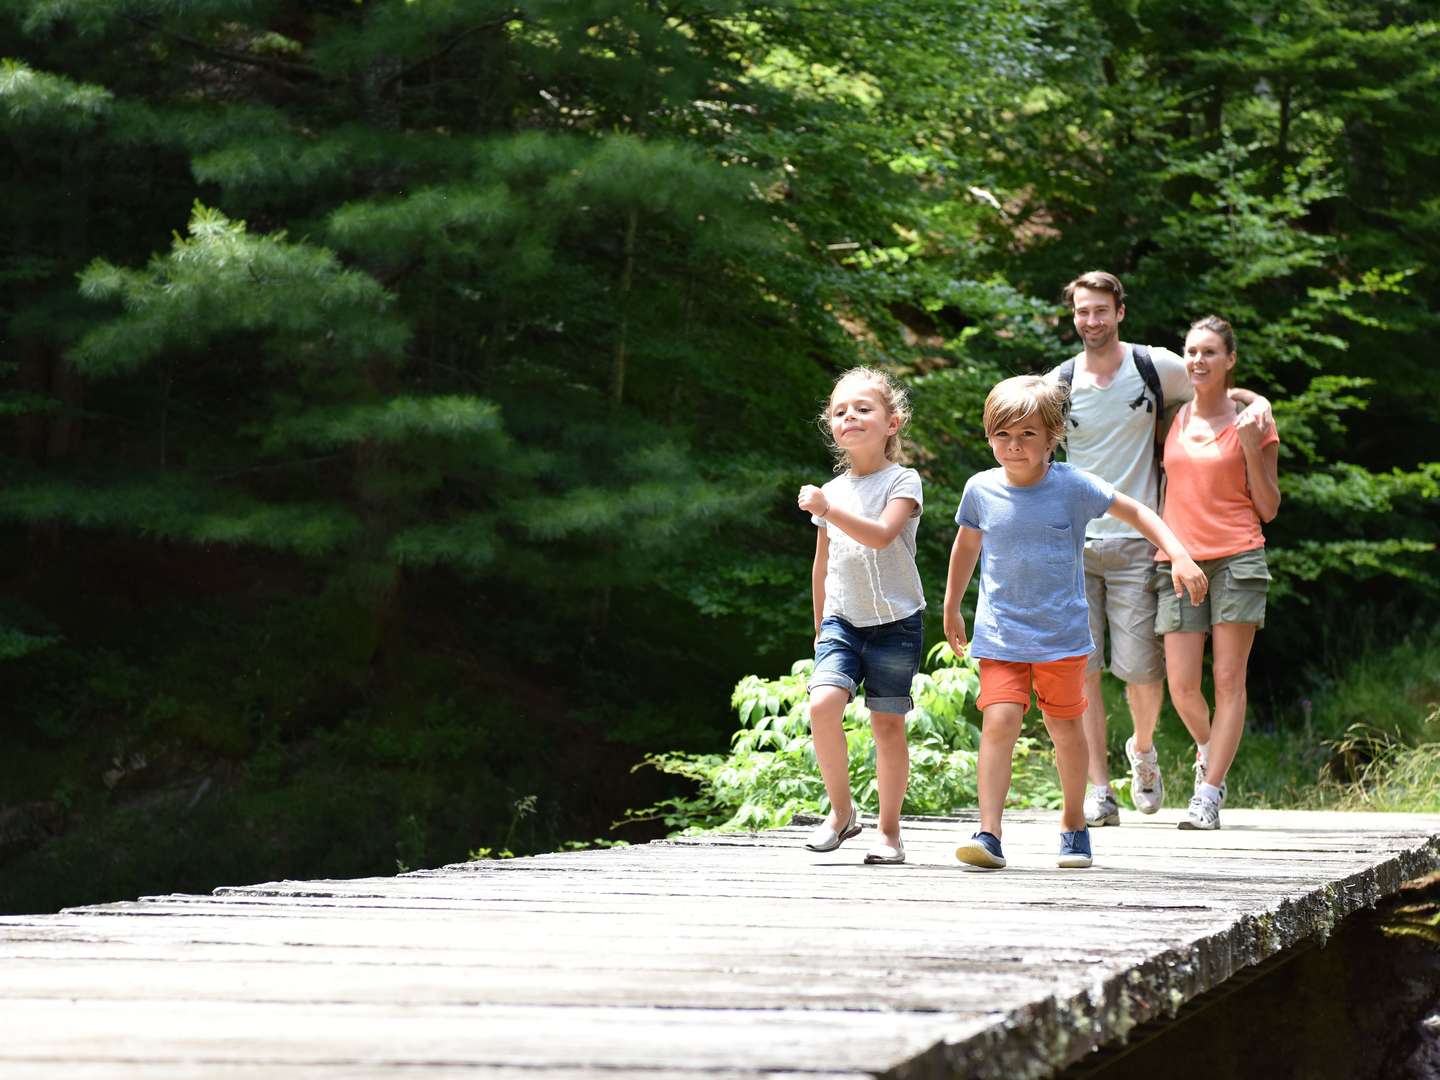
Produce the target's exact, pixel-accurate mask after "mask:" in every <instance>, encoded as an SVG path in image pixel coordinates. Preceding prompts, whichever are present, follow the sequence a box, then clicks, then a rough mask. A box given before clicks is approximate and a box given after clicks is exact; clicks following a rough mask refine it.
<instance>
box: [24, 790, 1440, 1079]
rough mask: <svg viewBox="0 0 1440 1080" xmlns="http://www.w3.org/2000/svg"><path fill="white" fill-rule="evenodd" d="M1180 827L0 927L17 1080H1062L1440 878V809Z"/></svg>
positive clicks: (194, 901) (1274, 815)
mask: <svg viewBox="0 0 1440 1080" xmlns="http://www.w3.org/2000/svg"><path fill="white" fill-rule="evenodd" d="M1177 820H1178V811H1174V810H1171V811H1162V813H1161V814H1159V815H1157V817H1155V818H1150V819H1142V818H1140V817H1139V815H1136V814H1127V815H1126V819H1125V824H1124V825H1123V826H1122V827H1121V828H1118V829H1101V830H1095V832H1094V837H1095V848H1096V860H1097V862H1096V866H1095V867H1093V868H1092V869H1090V870H1060V869H1058V868H1056V866H1055V865H1054V862H1055V860H1054V852H1055V847H1056V843H1057V834H1056V825H1055V818H1054V815H1053V814H1039V815H1037V814H1013V815H1010V816H1009V817H1008V818H1007V831H1006V835H1005V849H1006V854H1007V856H1008V857H1009V859H1010V867H1009V868H1008V869H1006V870H1003V871H999V872H984V871H974V870H970V869H967V868H963V867H961V866H959V865H958V864H957V863H956V862H955V860H954V858H953V849H954V846H955V843H956V842H957V841H958V840H959V839H961V838H962V837H964V836H968V835H969V833H970V832H971V831H973V829H974V827H975V826H974V823H973V819H972V820H945V819H936V818H926V819H914V820H910V821H907V823H906V834H905V835H906V846H907V848H908V851H909V855H910V862H909V863H908V864H907V865H905V866H901V867H869V866H864V865H862V864H861V862H860V859H861V856H862V855H863V853H864V851H865V848H866V846H867V842H868V840H869V839H870V838H871V837H872V836H873V833H870V832H869V831H868V830H867V832H866V833H864V834H862V835H861V836H860V837H858V838H857V839H855V840H852V841H850V842H849V843H848V844H847V845H846V846H845V847H843V848H842V849H841V850H840V851H838V852H834V853H832V854H828V855H814V854H812V853H810V852H807V851H805V850H804V849H803V848H802V847H801V846H800V841H801V837H802V836H803V835H804V833H805V831H806V830H804V829H802V828H798V827H797V828H790V829H782V830H777V831H775V832H771V833H764V834H761V835H758V836H728V837H716V838H705V839H697V840H689V841H682V842H677V843H657V844H649V845H645V846H639V847H632V848H623V849H615V850H609V851H589V852H576V853H571V854H561V855H548V856H541V857H537V858H530V859H517V860H514V861H508V862H485V863H470V864H465V865H460V866H451V867H446V868H444V869H441V870H435V871H426V872H420V873H415V874H407V875H404V876H401V877H395V878H367V879H361V880H356V881H287V882H279V883H272V884H267V885H254V886H249V887H243V888H226V889H219V890H216V894H215V895H214V896H178V895H177V896H159V897H148V898H145V899H143V900H140V901H137V902H133V903H116V904H106V905H99V906H94V907H86V908H77V909H73V910H69V911H65V912H62V913H60V914H58V915H46V916H15V917H9V918H4V919H0V972H3V978H0V996H3V1000H0V1076H3V1077H4V1078H5V1080H29V1078H32V1077H33V1078H40V1080H90V1078H95V1077H107V1078H108V1077H116V1076H134V1077H147V1078H158V1080H171V1078H176V1080H178V1078H180V1077H186V1078H189V1077H207V1078H208V1077H214V1078H231V1077H234V1078H245V1080H249V1078H260V1077H266V1078H269V1077H276V1076H301V1075H303V1076H305V1077H307V1078H320V1080H328V1078H338V1077H346V1078H368V1077H380V1076H385V1077H397V1076H408V1075H417V1076H418V1075H426V1076H437V1075H442V1074H443V1075H464V1074H476V1073H481V1072H483V1073H484V1074H485V1075H488V1076H497V1077H502V1078H510V1077H514V1078H516V1080H519V1078H521V1077H524V1078H526V1080H559V1078H570V1077H579V1076H582V1075H583V1076H587V1077H595V1076H605V1075H610V1076H613V1075H632V1074H633V1075H643V1076H645V1077H647V1078H649V1080H672V1078H677V1080H678V1078H696V1077H699V1076H700V1075H701V1074H703V1075H704V1076H705V1078H706V1080H714V1078H728V1077H735V1078H740V1077H747V1078H753V1077H762V1076H763V1077H768V1078H780V1077H786V1076H792V1075H793V1076H799V1075H802V1074H803V1075H804V1076H805V1077H807V1078H809V1080H816V1078H820V1080H825V1078H830V1080H839V1078H851V1080H853V1078H857V1077H860V1076H866V1075H876V1074H889V1075H892V1076H896V1077H930V1076H936V1077H938V1076H975V1077H992V1076H993V1077H1007V1078H1012V1077H1038V1076H1045V1075H1048V1074H1049V1073H1051V1072H1053V1071H1055V1070H1056V1069H1057V1068H1060V1067H1063V1066H1064V1065H1066V1064H1069V1063H1071V1062H1073V1061H1075V1060H1078V1059H1079V1058H1080V1057H1082V1056H1083V1055H1084V1054H1085V1053H1087V1052H1088V1051H1089V1050H1090V1049H1092V1048H1093V1047H1095V1046H1098V1045H1104V1044H1108V1043H1111V1042H1114V1041H1116V1040H1121V1039H1123V1038H1124V1037H1125V1036H1126V1034H1127V1033H1128V1032H1129V1030H1130V1029H1131V1028H1133V1027H1134V1026H1135V1025H1136V1024H1138V1023H1141V1022H1144V1021H1147V1020H1150V1019H1154V1018H1156V1017H1159V1016H1165V1015H1168V1014H1170V1013H1173V1011H1174V1010H1175V1009H1176V1008H1178V1007H1179V1006H1180V1005H1181V1004H1182V1003H1184V1002H1185V1001H1187V1000H1189V999H1190V998H1192V997H1194V996H1195V995H1197V994H1199V993H1202V992H1204V991H1206V990H1209V989H1211V988H1213V987H1215V986H1217V985H1219V984H1220V983H1222V982H1223V981H1224V980H1225V979H1226V978H1227V977H1229V976H1230V975H1231V974H1232V973H1233V972H1234V971H1237V970H1239V969H1241V968H1243V967H1246V966H1248V965H1251V964H1254V963H1257V962H1259V961H1260V960H1263V959H1265V958H1267V957H1269V956H1271V955H1274V954H1275V953H1276V952H1278V951H1280V950H1282V949H1285V948H1287V947H1289V946H1290V945H1293V944H1295V943H1297V942H1300V941H1303V940H1306V939H1309V938H1313V937H1315V936H1317V935H1319V936H1321V937H1322V938H1323V937H1324V936H1325V935H1327V934H1328V933H1329V931H1330V930H1331V928H1333V926H1334V925H1335V924H1336V923H1337V922H1338V921H1339V920H1341V919H1343V918H1344V917H1345V916H1346V915H1348V914H1350V913H1351V912H1354V911H1356V910H1357V909H1359V908H1362V907H1366V906H1368V905H1371V904H1374V903H1375V902H1376V901H1377V900H1379V899H1381V898H1382V897H1384V896H1386V895H1388V894H1390V893H1391V892H1393V891H1394V890H1395V889H1396V888H1397V887H1398V886H1399V885H1400V884H1401V883H1402V882H1403V881H1405V880H1408V879H1410V878H1413V877H1416V876H1418V875H1420V874H1422V873H1425V872H1427V871H1429V870H1431V869H1434V868H1435V867H1436V866H1437V865H1440V835H1437V834H1440V816H1419V815H1378V814H1375V815H1365V814H1318V813H1316V814H1310V813H1280V812H1267V811H1245V810H1226V811H1225V817H1224V824H1225V828H1224V829H1223V830H1222V831H1220V832H1218V833H1183V832H1179V831H1178V830H1176V828H1175V823H1176V821H1177Z"/></svg>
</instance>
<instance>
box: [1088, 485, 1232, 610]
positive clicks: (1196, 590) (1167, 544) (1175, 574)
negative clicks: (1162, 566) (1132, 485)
mask: <svg viewBox="0 0 1440 1080" xmlns="http://www.w3.org/2000/svg"><path fill="white" fill-rule="evenodd" d="M1106 513H1107V514H1109V515H1110V516H1111V517H1114V518H1119V519H1120V520H1121V521H1123V522H1125V523H1126V524H1127V525H1129V526H1131V527H1132V528H1135V529H1138V530H1140V535H1141V536H1143V537H1145V539H1146V540H1149V541H1150V542H1151V543H1152V544H1154V545H1155V546H1156V547H1157V548H1159V549H1160V550H1161V551H1163V552H1165V554H1167V555H1169V556H1170V581H1171V583H1172V584H1173V585H1174V586H1175V595H1176V596H1179V595H1180V594H1181V593H1182V592H1186V591H1188V592H1189V593H1190V603H1191V604H1192V605H1195V606H1198V605H1199V603H1200V601H1201V600H1203V599H1205V590H1206V589H1207V588H1208V586H1209V581H1207V580H1206V578H1205V573H1204V571H1203V570H1201V569H1200V567H1198V566H1196V565H1195V560H1194V559H1192V558H1190V553H1189V552H1188V551H1186V550H1185V545H1184V544H1182V543H1181V542H1180V538H1179V537H1178V536H1176V535H1175V533H1174V532H1172V531H1171V529H1170V526H1169V525H1166V524H1165V522H1163V521H1161V520H1160V515H1159V514H1157V513H1155V511H1154V510H1151V509H1150V508H1149V507H1148V506H1146V505H1144V504H1143V503H1138V502H1136V501H1135V500H1134V499H1132V498H1130V496H1129V495H1122V494H1120V492H1118V491H1117V492H1116V493H1115V501H1114V502H1112V503H1111V504H1110V509H1109V510H1107V511H1106Z"/></svg>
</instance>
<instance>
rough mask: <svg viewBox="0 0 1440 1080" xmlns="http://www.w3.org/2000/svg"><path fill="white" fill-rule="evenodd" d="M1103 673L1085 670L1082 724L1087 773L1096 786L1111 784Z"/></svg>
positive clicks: (1152, 728) (1151, 727)
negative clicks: (1106, 743) (1101, 687)
mask: <svg viewBox="0 0 1440 1080" xmlns="http://www.w3.org/2000/svg"><path fill="white" fill-rule="evenodd" d="M1102 675H1103V672H1101V671H1099V670H1096V671H1090V670H1088V669H1087V670H1086V672H1085V716H1084V718H1083V720H1082V724H1083V726H1084V728H1085V744H1086V748H1087V751H1088V755H1087V758H1086V766H1087V767H1086V773H1087V775H1088V776H1089V777H1090V783H1091V784H1093V785H1094V786H1095V787H1109V786H1110V763H1109V762H1108V761H1107V760H1106V758H1105V735H1106V727H1107V723H1106V717H1105V699H1104V698H1103V697H1102V696H1101V694H1100V683H1101V676H1102ZM1150 730H1151V731H1152V732H1153V731H1154V730H1155V725H1154V721H1151V725H1150Z"/></svg>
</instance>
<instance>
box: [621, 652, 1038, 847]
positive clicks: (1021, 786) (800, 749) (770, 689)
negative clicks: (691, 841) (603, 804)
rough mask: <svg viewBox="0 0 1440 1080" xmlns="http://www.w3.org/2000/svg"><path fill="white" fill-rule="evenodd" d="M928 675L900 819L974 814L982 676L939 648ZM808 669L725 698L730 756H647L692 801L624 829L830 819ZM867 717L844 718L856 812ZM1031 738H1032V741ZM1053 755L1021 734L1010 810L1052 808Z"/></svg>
mask: <svg viewBox="0 0 1440 1080" xmlns="http://www.w3.org/2000/svg"><path fill="white" fill-rule="evenodd" d="M927 662H928V665H929V667H930V670H929V671H928V672H921V673H920V674H918V675H916V676H915V681H914V682H913V683H912V684H911V696H912V697H914V699H915V708H914V709H913V710H912V711H911V712H910V714H909V715H908V716H907V717H906V721H905V730H906V736H907V739H908V742H909V744H910V785H909V789H908V790H907V792H906V795H905V803H904V806H903V810H904V812H905V813H907V814H948V813H954V812H956V810H958V809H959V808H960V807H967V806H974V805H975V801H976V799H975V762H976V757H977V756H978V754H979V750H980V728H979V725H978V720H979V715H978V713H976V712H975V711H974V709H973V703H974V700H975V697H976V695H977V694H978V692H979V689H980V674H979V669H978V668H977V666H976V664H975V662H974V661H973V660H971V659H970V658H969V657H957V656H956V655H955V654H954V653H953V652H952V651H951V650H950V647H949V646H948V645H946V644H944V643H943V642H942V643H941V644H939V645H937V646H935V647H934V648H933V649H931V650H930V653H929V656H928V658H927ZM811 667H812V662H811V661H810V660H808V659H807V660H800V661H797V662H796V663H795V664H794V665H792V666H791V668H790V673H789V674H788V675H782V676H780V677H779V678H777V679H764V678H761V677H760V676H758V675H747V676H746V677H745V678H743V679H741V680H740V682H739V683H738V684H737V685H736V687H735V692H734V694H732V695H731V705H732V707H733V708H734V709H735V711H736V715H737V717H738V719H739V721H740V727H739V729H738V730H737V731H736V732H735V734H734V735H733V736H732V737H731V740H730V741H731V750H730V753H729V754H686V753H664V754H651V755H649V756H648V757H646V758H645V760H644V761H643V762H642V763H641V765H640V766H637V768H640V767H644V766H649V767H651V768H655V769H658V770H660V771H661V772H663V773H668V774H670V775H672V776H683V777H685V778H687V779H690V780H693V781H695V783H696V785H697V788H698V790H697V791H696V792H695V794H693V795H682V796H675V797H672V798H668V799H663V800H661V801H660V802H657V803H655V804H654V805H653V806H650V807H647V808H645V809H643V810H633V811H631V812H630V814H629V816H628V818H627V820H628V821H653V820H661V821H663V822H664V823H665V824H666V825H667V826H668V827H670V828H671V829H675V830H680V831H687V832H694V831H697V830H701V829H715V828H718V829H768V828H775V827H778V826H780V825H786V824H789V822H790V821H791V820H792V819H793V818H794V817H795V816H796V815H797V814H807V813H813V812H814V811H815V810H816V809H821V808H824V809H828V800H827V799H826V796H825V786H824V784H823V783H822V781H821V779H820V769H819V766H818V765H817V764H816V761H815V750H814V746H813V745H812V743H811V739H810V703H809V698H808V695H807V693H806V684H807V682H808V681H809V677H810V672H811ZM869 719H870V710H869V709H867V708H866V706H865V698H864V697H863V696H860V697H857V698H856V699H855V700H854V701H852V702H851V703H850V704H849V705H848V706H847V707H846V709H845V717H844V726H845V742H846V746H847V747H848V749H849V753H850V789H851V791H853V792H854V795H855V800H856V802H858V803H859V804H860V807H861V809H863V810H868V811H871V812H874V811H876V810H877V808H878V802H877V787H876V779H875V739H874V736H873V735H872V733H871V730H870V724H869ZM1037 734H1038V732H1037ZM1059 800H1060V788H1059V783H1058V781H1057V779H1056V777H1055V773H1054V767H1053V755H1052V754H1051V753H1050V751H1049V750H1048V748H1047V747H1046V746H1045V745H1044V744H1043V743H1042V742H1041V741H1039V740H1038V739H1037V738H1036V734H1032V733H1026V734H1023V735H1022V736H1021V737H1020V739H1019V741H1018V742H1017V744H1016V747H1015V760H1014V780H1013V783H1012V785H1011V789H1010V799H1009V804H1010V805H1011V806H1043V807H1054V806H1058V805H1059Z"/></svg>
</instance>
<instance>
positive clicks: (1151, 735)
mask: <svg viewBox="0 0 1440 1080" xmlns="http://www.w3.org/2000/svg"><path fill="white" fill-rule="evenodd" d="M1125 701H1126V703H1127V704H1128V705H1129V706H1130V719H1131V720H1133V721H1134V722H1135V749H1136V750H1138V751H1139V752H1140V753H1142V754H1148V753H1149V752H1150V751H1151V750H1152V749H1153V748H1154V746H1155V725H1156V724H1157V723H1159V721H1160V706H1161V704H1163V703H1164V701H1165V684H1164V682H1152V683H1126V684H1125Z"/></svg>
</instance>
